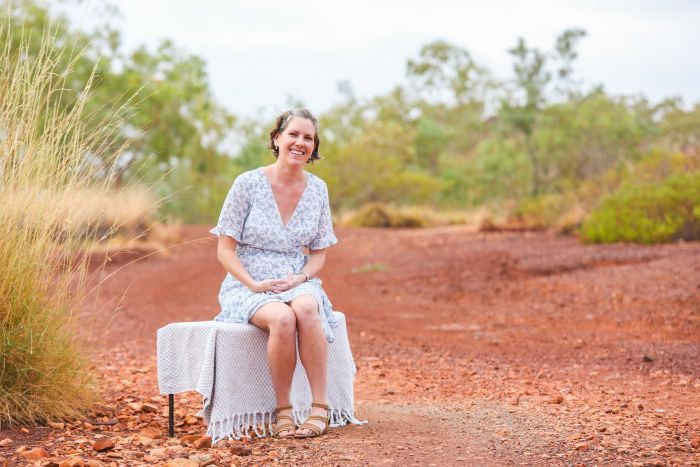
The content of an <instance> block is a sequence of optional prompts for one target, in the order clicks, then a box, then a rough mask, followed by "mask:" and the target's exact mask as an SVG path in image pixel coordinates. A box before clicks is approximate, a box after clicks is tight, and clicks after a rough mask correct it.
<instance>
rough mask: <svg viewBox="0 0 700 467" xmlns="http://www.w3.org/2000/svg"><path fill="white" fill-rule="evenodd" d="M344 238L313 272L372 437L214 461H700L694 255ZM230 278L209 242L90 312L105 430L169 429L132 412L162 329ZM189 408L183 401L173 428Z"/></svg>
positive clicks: (127, 276) (535, 236)
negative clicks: (109, 420) (343, 337)
mask: <svg viewBox="0 0 700 467" xmlns="http://www.w3.org/2000/svg"><path fill="white" fill-rule="evenodd" d="M337 233H338V236H339V238H340V244H339V245H338V246H336V247H333V248H331V249H330V250H329V254H328V258H327V266H326V269H325V270H324V272H323V273H322V274H321V277H322V279H323V280H324V284H325V288H326V291H327V293H328V295H329V296H330V298H331V300H332V301H333V304H334V306H335V308H336V309H337V310H341V311H344V312H345V313H346V315H347V320H348V327H349V332H350V339H351V344H352V346H353V351H354V354H355V360H356V363H357V367H358V374H357V377H356V387H355V392H356V403H357V412H358V414H359V417H360V418H363V419H368V420H369V424H368V425H365V426H359V427H358V426H351V427H346V428H341V429H337V430H333V431H332V432H331V434H330V435H328V436H326V437H324V438H322V439H320V440H311V441H304V442H300V441H270V440H255V441H253V442H252V443H250V447H251V448H252V455H251V456H245V457H239V456H235V455H233V456H232V455H223V457H222V461H223V463H226V462H234V463H243V464H256V463H267V462H272V461H275V460H276V461H278V462H280V463H281V464H291V463H301V464H312V463H313V464H317V465H361V464H369V465H379V464H382V465H383V464H409V465H413V464H416V465H430V464H434V465H458V464H469V465H512V464H524V465H575V464H578V463H583V464H585V465H596V464H599V465H625V464H629V465H666V464H673V463H679V464H691V465H700V446H698V443H700V421H699V420H700V361H699V357H700V244H697V243H692V244H676V245H666V246H653V247H646V246H630V245H613V246H584V245H581V244H580V243H578V241H577V240H575V239H573V238H566V237H556V236H550V235H547V234H541V233H492V234H475V233H470V232H468V231H467V230H466V229H464V228H461V227H450V228H441V229H430V230H392V231H386V230H373V229H357V230H343V229H340V230H339V231H338V232H337ZM183 237H184V239H185V240H193V239H196V238H206V237H207V234H206V229H204V228H199V227H187V228H185V229H184V230H183ZM115 260H116V261H115V263H117V264H114V265H112V266H110V267H109V268H108V269H107V271H106V272H107V273H109V272H111V271H114V270H115V269H116V268H118V267H120V266H121V265H120V264H119V257H118V256H117V257H116V258H115ZM222 278H223V270H222V269H221V267H220V266H219V265H218V264H217V262H216V259H215V242H214V241H213V239H204V240H202V241H198V242H194V243H189V244H187V245H186V246H184V247H180V248H178V249H176V250H174V252H173V254H172V255H170V256H168V257H151V258H149V259H147V260H144V261H140V262H138V263H136V264H134V265H131V266H128V267H126V268H124V269H123V270H121V271H120V272H119V273H118V274H116V275H115V276H114V277H112V278H110V279H109V280H108V281H107V282H106V283H105V285H104V286H103V287H102V288H101V290H100V293H99V295H98V296H97V297H96V299H95V300H92V301H90V302H88V303H86V322H85V324H86V326H85V328H86V329H92V330H93V331H92V332H91V333H90V335H89V336H88V339H89V340H90V341H91V342H92V343H93V344H94V348H95V349H97V350H96V352H97V358H96V366H97V368H98V369H100V371H101V372H102V373H103V374H104V375H105V382H106V383H105V384H104V394H105V407H107V409H108V411H109V410H111V411H112V415H114V416H115V417H116V418H118V419H119V421H120V423H118V424H117V425H116V426H115V425H112V426H111V428H110V426H107V427H105V428H100V430H102V435H107V436H111V437H115V438H116V437H120V438H119V439H124V438H125V437H128V436H129V435H130V434H131V433H139V430H141V432H143V430H147V429H150V428H156V430H163V431H164V430H165V429H166V424H165V423H166V422H165V420H166V419H165V417H164V416H163V414H162V413H160V414H155V415H153V414H150V415H149V416H144V415H143V414H141V415H137V414H134V413H132V412H133V411H132V412H129V411H130V410H131V409H129V408H128V406H127V404H128V403H129V402H132V403H134V402H141V401H148V400H151V399H150V398H153V399H152V400H151V402H157V403H160V404H163V403H164V401H163V399H160V398H159V397H158V396H157V387H156V383H155V381H156V378H155V356H154V355H153V353H154V347H155V345H154V341H155V331H156V329H157V328H158V327H160V326H163V325H165V324H167V323H169V322H172V321H186V320H204V319H209V318H211V317H213V316H214V315H215V314H216V313H217V311H218V307H217V303H216V295H217V291H218V286H219V284H220V281H221V279H222ZM125 290H126V292H124V291H125ZM115 308H117V309H118V311H117V313H116V314H115V313H113V311H112V310H114V309H115ZM198 404H199V401H198V399H197V397H196V395H194V394H191V395H186V396H184V397H183V398H181V399H180V402H179V406H178V407H179V409H180V412H179V413H180V415H181V416H183V415H185V413H188V412H196V411H197V409H198ZM120 414H121V415H122V417H121V418H120V417H119V415H120ZM108 415H109V414H108ZM129 417H132V419H130V418H129ZM134 417H136V419H135V421H134V419H133V418H134ZM132 422H133V423H132ZM130 423H131V424H130ZM81 430H82V431H81ZM186 430H189V431H190V432H194V433H203V432H204V430H205V429H204V427H203V426H201V424H195V425H184V426H181V427H179V434H180V435H182V434H185V432H186ZM96 431H98V430H95V429H94V427H90V426H88V427H87V428H86V429H85V428H82V429H73V431H71V432H70V433H69V434H68V435H66V434H65V433H61V431H60V430H50V429H48V428H42V429H34V430H33V431H32V433H30V434H27V435H24V434H21V433H18V432H16V431H15V432H2V433H0V438H2V437H5V436H8V433H9V436H11V437H14V438H15V439H16V440H15V444H14V445H13V446H14V447H17V446H18V444H19V443H22V437H23V436H24V437H25V438H26V439H27V440H29V441H28V442H26V443H25V444H30V445H32V444H37V443H36V440H37V439H38V438H39V437H40V436H44V437H45V438H43V439H44V440H45V441H44V444H45V446H46V447H47V449H48V450H49V451H50V452H52V454H53V456H54V457H55V458H56V459H61V458H64V457H65V456H66V455H67V454H66V453H67V452H68V451H69V450H68V448H67V447H66V446H67V445H68V444H70V443H71V442H73V441H75V437H77V436H82V437H87V438H88V439H93V438H94V436H95V432H96ZM151 435H155V433H154V432H151ZM59 436H63V438H64V440H63V441H57V439H56V438H58V437H59ZM132 438H133V436H132ZM130 442H131V441H124V442H123V443H122V444H123V446H124V449H125V450H126V451H124V452H126V453H124V452H122V454H118V455H119V456H121V457H116V455H113V456H112V457H111V460H113V461H115V462H117V463H119V464H121V465H133V464H137V463H139V462H144V457H143V455H144V452H145V453H148V450H149V449H148V447H149V446H145V447H144V446H142V447H141V449H140V451H142V452H139V448H138V447H133V445H131V444H129V443H130ZM161 442H163V441H156V442H155V444H154V446H155V445H157V444H158V443H161ZM62 443H63V444H62ZM243 444H246V445H247V443H243ZM136 445H137V446H138V443H136ZM232 445H235V443H232ZM151 447H152V446H151ZM127 448H128V449H127ZM0 449H2V448H0ZM86 452H87V451H86ZM115 452H117V453H118V452H119V450H116V451H115ZM211 452H212V453H213V454H215V456H220V455H222V454H221V453H222V452H224V451H221V450H218V451H217V450H214V449H212V450H211ZM226 452H228V451H226ZM0 455H4V456H5V457H8V454H7V453H5V454H3V453H2V452H0ZM62 456H63V457H62ZM98 457H99V458H100V459H102V461H103V462H105V461H108V460H110V458H108V457H105V455H104V454H100V455H99V456H98ZM83 458H84V459H87V458H88V456H87V454H86V455H85V456H84V457H83Z"/></svg>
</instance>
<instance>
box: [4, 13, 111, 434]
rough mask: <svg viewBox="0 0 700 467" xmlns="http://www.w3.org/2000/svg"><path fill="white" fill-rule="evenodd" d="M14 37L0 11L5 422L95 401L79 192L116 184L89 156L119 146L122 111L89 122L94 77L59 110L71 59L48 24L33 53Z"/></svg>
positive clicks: (45, 416) (64, 412)
mask: <svg viewBox="0 0 700 467" xmlns="http://www.w3.org/2000/svg"><path fill="white" fill-rule="evenodd" d="M10 35H11V33H10V28H9V25H8V24H7V23H6V22H4V21H3V20H2V17H0V44H5V46H4V48H3V50H0V351H1V353H2V362H1V364H0V427H2V426H8V425H10V426H12V425H14V424H35V423H41V422H44V421H47V420H56V419H64V418H69V417H75V416H78V415H79V414H80V413H81V412H82V411H83V410H84V409H85V408H87V407H89V406H90V404H91V403H92V402H93V401H94V400H95V397H96V396H95V380H94V377H93V375H92V374H91V372H90V371H89V368H88V361H87V358H86V357H85V354H84V352H83V349H81V346H80V343H79V340H78V338H77V335H76V329H77V327H78V326H80V324H81V323H80V321H79V317H78V309H79V307H80V300H81V298H82V297H83V295H84V291H85V288H84V286H85V281H86V277H87V258H86V255H81V254H78V253H79V251H80V250H81V249H82V248H83V247H84V246H85V241H86V238H88V239H89V238H93V237H94V233H95V229H97V225H96V224H97V223H95V222H93V223H92V224H90V223H87V225H88V227H87V228H86V222H81V221H78V220H79V219H82V218H83V217H84V215H85V213H84V206H83V205H81V204H80V203H75V202H74V200H75V199H76V194H80V193H85V192H86V190H89V192H90V194H91V195H90V196H93V197H97V196H98V195H99V194H100V193H105V192H107V191H108V190H109V184H110V176H109V174H104V173H102V174H99V176H97V174H96V173H94V169H93V166H92V165H91V164H89V163H88V162H87V161H89V160H90V157H96V155H98V154H100V153H109V152H113V149H114V148H111V147H110V140H109V138H110V136H109V135H110V134H113V131H114V123H115V122H116V114H117V113H118V112H117V113H115V114H114V115H115V117H113V119H112V120H110V121H105V122H104V123H103V125H100V126H99V127H98V130H92V131H88V130H86V125H85V124H84V116H85V115H84V114H85V104H86V102H87V100H88V99H89V98H90V87H91V85H92V81H93V79H94V75H93V77H92V78H90V80H89V82H88V83H85V84H86V86H85V90H84V91H83V92H81V93H80V95H79V97H78V98H77V101H76V103H75V105H74V106H72V107H70V108H69V109H62V108H61V107H59V105H58V104H57V103H58V102H59V101H60V100H61V96H62V93H66V92H71V91H68V90H66V88H67V86H65V83H64V80H65V77H66V75H67V73H65V70H64V69H58V66H57V64H58V63H59V62H60V59H64V60H65V59H66V58H68V59H69V60H68V63H72V62H71V60H70V58H71V57H60V55H59V54H60V52H58V51H57V50H56V49H55V48H54V47H53V41H52V37H51V33H50V32H49V33H47V34H45V37H44V38H43V40H42V47H41V50H40V51H39V52H38V53H36V54H31V55H30V54H29V51H28V49H26V48H25V47H24V46H22V47H20V50H19V51H18V50H16V49H14V50H13V49H12V48H11V47H10V44H11V43H12V41H11V40H10ZM63 50H65V49H63ZM76 55H78V54H76ZM63 63H65V61H64V62H63ZM91 229H92V230H91ZM91 232H92V234H91Z"/></svg>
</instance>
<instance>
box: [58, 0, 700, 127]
mask: <svg viewBox="0 0 700 467" xmlns="http://www.w3.org/2000/svg"><path fill="white" fill-rule="evenodd" d="M54 1H58V0H54ZM113 3H114V4H116V5H117V6H118V8H119V10H120V12H121V18H120V19H119V20H117V21H115V22H114V25H115V26H116V27H117V28H118V29H119V30H120V31H121V33H122V37H123V48H124V50H126V51H128V50H133V49H134V48H136V47H138V46H140V45H142V44H145V45H146V46H147V47H149V48H150V49H154V48H155V47H156V46H157V44H158V43H159V42H160V41H162V40H164V39H172V40H173V41H174V42H175V44H176V45H178V46H179V47H181V48H182V49H184V50H186V51H188V52H190V53H193V54H196V55H198V56H200V57H201V58H203V59H204V60H205V61H206V63H207V71H208V73H209V78H210V83H211V87H212V90H213V93H214V96H215V98H216V99H217V101H218V102H219V103H221V104H222V105H223V106H224V107H226V108H227V109H228V110H229V111H231V112H232V113H233V114H235V115H238V116H251V117H265V118H269V117H271V116H273V115H275V114H277V113H278V112H280V111H283V110H286V108H287V107H288V104H289V102H290V97H291V99H293V100H295V101H297V100H298V101H301V102H303V103H304V104H306V105H307V106H308V107H309V108H310V109H312V110H313V111H314V112H316V113H322V112H323V111H325V110H327V109H329V108H330V107H331V106H332V105H333V104H334V103H337V102H339V101H340V100H341V95H340V94H339V93H338V83H339V82H340V81H348V82H349V83H350V84H351V86H352V88H353V90H354V92H355V95H356V96H357V97H358V98H371V97H373V96H377V95H380V94H383V93H386V92H388V91H390V90H391V89H393V88H394V87H395V86H397V85H400V84H405V83H406V76H405V70H406V61H407V60H408V59H410V58H416V57H417V56H418V53H419V51H420V48H421V46H423V45H425V44H427V43H429V42H431V41H433V40H436V39H442V40H446V41H448V42H451V43H453V44H454V45H456V46H459V47H461V48H464V49H466V50H468V51H469V52H470V53H471V54H472V56H473V57H474V58H475V60H476V61H477V63H479V64H481V65H482V66H485V67H486V68H488V69H489V70H490V71H491V72H492V73H493V74H494V75H495V76H496V77H497V78H500V79H508V78H510V77H512V60H511V57H510V55H509V54H508V49H509V48H512V47H513V46H514V45H515V44H516V43H517V40H518V38H519V37H523V38H524V39H525V40H526V41H527V43H528V44H529V45H531V46H535V47H537V48H540V49H542V50H551V49H552V48H553V45H554V42H555V39H556V37H557V36H558V35H559V34H560V33H561V32H562V31H564V30H565V29H569V28H575V27H577V28H582V29H584V30H585V31H586V33H587V36H586V37H585V38H583V39H582V40H581V41H580V42H579V46H578V51H579V57H578V59H577V61H576V63H575V65H574V69H575V76H576V77H577V78H578V79H579V80H580V81H581V82H582V84H583V86H584V88H585V89H590V88H592V87H593V86H595V85H598V84H602V85H603V87H604V88H605V90H606V91H607V92H608V93H610V94H613V95H639V94H643V95H645V96H647V97H648V98H649V99H650V100H652V101H659V100H661V99H664V98H666V97H672V96H679V97H681V98H683V100H684V102H685V104H686V106H688V105H690V104H692V103H695V102H700V53H697V49H698V46H700V26H698V25H700V1H697V0H666V1H663V0H657V1H651V0H618V1H616V2H609V1H595V0H569V1H562V2H554V1H545V0H520V1H518V0H489V1H483V0H482V1H472V0H462V1H459V0H431V1H425V0H423V1H417V0H400V1H399V0H354V1H353V2H350V1H347V0H316V1H312V0H287V1H279V0H267V1H260V0H198V1H196V2H195V1H192V0H118V1H116V2H113ZM102 4H103V2H102V1H101V0H90V1H85V2H83V3H82V4H81V5H80V7H79V8H77V7H76V8H72V9H70V8H69V9H68V10H67V11H68V12H69V16H70V18H71V19H72V21H73V22H74V24H75V25H81V24H82V25H87V26H89V25H90V24H92V23H94V22H96V21H97V17H98V16H99V10H100V7H101V5H102ZM63 8H66V7H63Z"/></svg>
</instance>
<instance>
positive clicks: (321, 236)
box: [309, 183, 338, 250]
mask: <svg viewBox="0 0 700 467" xmlns="http://www.w3.org/2000/svg"><path fill="white" fill-rule="evenodd" d="M321 198H322V200H323V202H322V206H321V218H320V219H319V221H318V231H317V232H316V236H315V237H314V239H313V240H311V242H310V243H309V249H311V250H322V249H323V248H328V247H329V246H333V245H335V244H336V243H338V239H337V238H336V237H335V234H334V233H333V218H332V217H331V206H330V202H329V201H328V188H327V187H326V184H325V183H324V184H323V195H322V196H321Z"/></svg>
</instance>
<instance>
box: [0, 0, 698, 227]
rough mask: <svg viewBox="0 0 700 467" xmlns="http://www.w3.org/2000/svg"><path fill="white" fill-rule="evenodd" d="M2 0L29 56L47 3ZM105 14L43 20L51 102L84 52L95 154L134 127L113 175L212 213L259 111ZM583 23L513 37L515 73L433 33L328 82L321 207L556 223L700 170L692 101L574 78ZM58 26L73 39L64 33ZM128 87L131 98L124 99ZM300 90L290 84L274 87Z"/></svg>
mask: <svg viewBox="0 0 700 467" xmlns="http://www.w3.org/2000/svg"><path fill="white" fill-rule="evenodd" d="M7 3H8V0H0V5H1V6H3V7H6V5H7ZM13 5H14V7H13V9H12V10H11V11H12V14H11V16H10V20H11V21H10V27H11V29H12V30H13V31H15V32H16V31H20V30H22V29H24V30H26V31H28V32H31V33H32V34H31V36H30V37H31V40H29V42H28V45H29V48H28V51H29V52H28V55H29V56H30V57H32V56H34V55H35V54H37V53H38V51H39V43H38V42H37V41H36V37H40V36H41V32H42V31H43V28H44V27H45V24H46V22H47V21H48V20H50V19H51V18H50V15H49V14H48V10H47V8H45V7H44V5H45V4H44V3H42V2H41V1H40V0H22V1H20V2H13ZM113 14H114V11H112V12H109V7H108V15H107V20H106V24H102V25H100V26H99V27H97V28H95V30H94V31H76V30H74V29H72V28H71V27H70V23H69V22H68V21H67V20H66V19H65V18H63V19H62V21H61V22H60V23H53V24H54V25H53V26H52V28H53V29H52V30H54V31H55V34H56V36H57V40H56V47H57V49H58V50H60V51H62V52H64V53H62V54H61V55H60V58H59V61H58V62H57V69H60V70H61V73H60V74H59V75H60V76H66V77H68V79H67V80H66V91H65V92H62V93H56V95H55V96H54V97H53V99H55V101H56V102H57V103H59V107H62V108H64V109H69V108H71V107H72V106H75V102H76V99H77V98H78V96H79V95H80V93H81V92H82V89H83V88H84V85H85V84H84V83H85V81H86V79H87V78H88V77H89V76H90V73H91V70H92V69H93V68H95V67H96V69H97V70H98V73H97V75H96V76H93V78H92V79H93V94H94V99H93V100H92V101H91V102H89V103H87V104H86V105H85V108H84V111H83V113H84V115H83V121H84V122H85V126H86V127H87V128H88V129H97V128H99V122H100V121H101V117H102V116H104V115H105V114H106V113H108V112H110V110H112V109H115V108H119V109H122V110H123V112H121V115H122V118H121V120H120V121H119V122H115V124H114V125H112V126H111V127H109V128H103V129H102V131H104V132H111V135H112V137H111V138H109V140H110V141H111V142H112V143H111V144H113V150H112V151H105V150H104V149H105V148H95V149H100V150H95V151H94V152H95V154H109V153H110V152H115V151H116V150H117V149H118V148H119V147H121V146H122V145H123V144H125V143H127V142H131V144H130V146H129V151H128V152H125V153H124V154H123V156H122V157H121V159H120V161H119V164H118V165H117V170H116V173H115V174H114V175H115V177H116V178H117V180H120V181H122V182H129V181H132V180H134V179H136V180H141V181H146V182H151V183H156V184H157V185H158V189H159V192H160V193H161V194H162V195H163V196H165V198H166V202H165V203H164V206H163V208H162V209H163V210H162V213H163V214H165V215H168V216H176V217H179V218H180V219H181V220H183V221H185V222H205V223H213V222H214V221H215V220H216V217H217V216H218V211H219V209H220V206H221V203H222V202H223V199H224V196H225V194H226V192H227V190H228V189H229V187H230V185H231V182H232V180H233V178H234V177H235V176H236V175H237V174H239V173H241V172H243V171H245V170H250V169H253V168H256V167H259V166H263V165H267V164H269V163H272V162H273V161H274V159H273V158H272V157H271V155H270V151H269V150H268V149H267V133H268V131H269V126H270V124H271V122H269V121H257V120H245V121H242V120H239V119H237V118H235V117H234V116H233V115H231V114H229V113H228V112H227V111H226V110H225V109H223V108H221V107H220V106H219V105H218V104H217V103H216V102H215V101H214V99H213V97H212V95H211V91H210V89H209V84H208V78H207V76H206V72H205V64H204V63H203V61H202V60H201V59H200V58H198V57H196V56H193V55H191V54H189V53H188V52H187V51H185V50H183V49H181V48H180V47H178V46H177V45H175V44H173V43H172V42H170V41H163V42H162V43H161V44H160V45H159V46H158V47H156V48H155V49H147V48H145V47H141V48H138V49H136V50H135V51H133V52H129V53H126V52H124V51H122V49H121V47H120V43H121V37H120V34H119V32H118V31H116V30H114V29H113V28H111V27H110V26H109V21H110V19H111V15H113ZM585 35H586V33H585V32H584V31H583V30H581V29H575V28H574V29H569V30H566V31H563V32H562V33H561V34H560V35H559V36H558V37H556V40H555V41H554V43H553V45H552V47H551V48H550V49H547V50H544V49H538V48H535V47H532V46H531V45H530V44H528V43H527V42H526V41H525V39H524V38H520V39H519V40H518V41H517V43H516V44H515V46H514V47H513V48H512V49H511V50H510V51H509V52H510V56H511V58H512V63H513V76H512V78H511V79H509V80H504V81H498V80H495V79H494V78H493V77H492V75H491V74H490V72H489V70H487V69H486V68H485V67H484V66H482V65H481V64H479V63H478V62H477V61H476V60H475V59H474V57H473V56H472V54H471V53H470V52H469V51H468V50H466V49H464V48H462V47H460V45H459V44H451V43H448V42H445V41H443V40H435V41H432V42H430V43H427V44H425V45H424V46H423V47H421V49H420V50H419V51H418V53H417V55H416V56H415V57H412V58H411V59H409V60H408V61H407V62H406V78H407V79H406V83H405V84H404V85H401V84H399V85H397V86H395V87H394V88H393V89H392V90H391V91H389V92H387V93H385V94H382V95H379V96H375V97H373V98H371V99H360V98H358V97H357V96H356V95H355V93H354V91H353V89H352V86H351V85H350V83H348V82H341V83H339V86H338V87H339V94H340V96H341V99H340V101H339V102H338V103H336V104H335V105H334V106H332V107H331V108H330V109H329V110H327V111H326V112H324V113H323V114H321V115H318V117H319V124H320V135H319V136H320V138H321V142H322V143H321V154H322V155H323V156H324V157H325V160H323V161H320V162H319V163H316V164H314V165H313V166H311V165H310V166H309V167H308V169H309V170H311V171H313V172H315V173H317V174H318V175H319V176H321V177H322V178H323V179H324V180H326V182H327V183H328V186H329V189H330V196H331V203H332V206H333V208H334V209H340V210H343V211H345V210H350V209H357V208H358V207H360V206H363V205H365V204H368V203H384V204H392V205H396V206H399V207H405V206H408V205H420V206H425V205H432V206H434V207H435V208H437V209H441V210H442V209H471V208H477V207H479V206H497V205H500V206H511V207H512V206H516V208H515V211H513V212H511V214H512V216H511V218H513V217H514V218H523V219H524V218H527V219H530V221H531V223H532V224H533V225H535V224H536V225H544V224H546V223H547V222H555V224H554V225H558V223H559V222H560V221H559V220H556V221H555V220H554V219H556V218H557V215H558V214H557V213H559V214H561V216H564V217H567V216H568V217H569V218H570V219H572V221H571V222H566V223H567V225H575V224H576V223H577V222H578V219H579V218H580V216H581V215H582V214H581V212H582V211H583V212H586V211H589V210H590V209H592V208H593V207H594V206H596V205H597V204H598V200H599V199H600V198H601V197H602V196H605V195H608V194H610V193H612V192H613V191H615V190H616V189H617V188H618V187H619V186H620V184H621V183H623V182H626V181H627V182H643V181H649V182H652V181H653V182H656V183H659V182H660V181H661V180H663V179H665V178H666V177H668V176H670V175H672V174H674V173H678V172H682V171H688V170H698V169H699V168H700V143H698V142H699V141H700V130H699V128H700V104H698V105H696V106H695V107H693V108H692V109H690V110H688V109H686V108H685V107H684V106H683V104H682V103H681V102H680V101H679V100H678V99H667V100H664V101H662V102H659V103H656V104H652V103H650V102H648V101H647V100H646V99H644V98H639V97H637V98H620V97H614V96H610V95H608V94H606V93H605V92H604V91H603V90H602V89H601V88H595V89H593V90H590V91H587V92H584V91H583V90H582V88H581V84H580V82H579V81H577V80H576V77H575V73H574V65H575V62H576V59H577V57H578V50H577V47H578V43H579V42H580V40H581V39H582V38H584V37H585ZM71 39H74V43H75V44H78V45H77V49H79V50H83V51H84V53H83V54H76V53H74V51H73V50H72V49H70V48H69V47H68V44H69V43H70V40H71ZM3 45H6V44H5V43H0V46H3ZM17 48H18V43H17V42H16V40H15V42H12V43H9V50H10V51H13V53H16V51H17ZM132 91H138V97H137V98H131V99H129V98H127V96H130V95H131V94H132ZM297 103H298V99H295V98H294V96H290V98H289V101H288V102H287V104H288V105H296V104H297ZM231 142H233V144H230V143H231ZM108 162H109V160H108V158H107V159H104V160H100V159H99V158H98V159H95V160H91V163H95V164H99V163H102V164H103V166H106V164H108ZM102 172H103V173H104V172H105V171H104V170H103V171H102ZM554 200H557V201H556V202H555V201H554ZM562 203H563V204H567V203H569V204H568V206H564V205H562ZM498 211H499V212H501V213H502V212H504V211H508V209H498ZM566 213H569V214H566ZM572 213H573V214H572ZM501 217H507V216H501ZM528 222H529V221H528Z"/></svg>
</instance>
